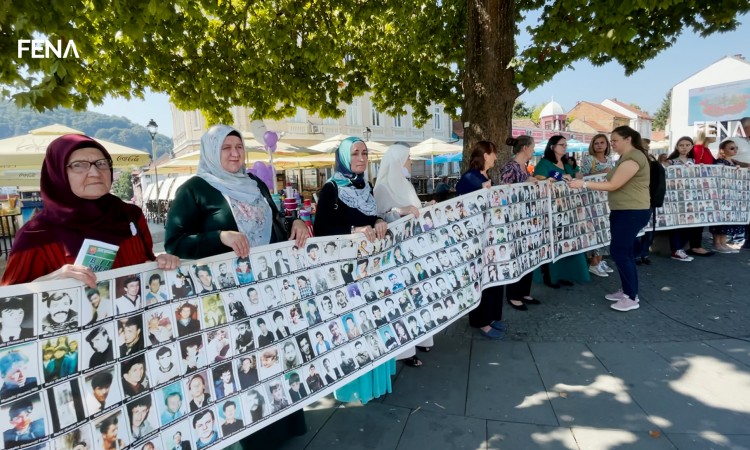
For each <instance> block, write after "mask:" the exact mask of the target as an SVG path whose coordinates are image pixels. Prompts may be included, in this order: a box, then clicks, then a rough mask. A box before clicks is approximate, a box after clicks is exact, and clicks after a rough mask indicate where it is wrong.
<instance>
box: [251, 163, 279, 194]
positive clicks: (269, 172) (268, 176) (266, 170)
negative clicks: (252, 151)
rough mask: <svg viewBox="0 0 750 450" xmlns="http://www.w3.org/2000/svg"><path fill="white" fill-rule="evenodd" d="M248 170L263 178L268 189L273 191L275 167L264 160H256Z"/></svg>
mask: <svg viewBox="0 0 750 450" xmlns="http://www.w3.org/2000/svg"><path fill="white" fill-rule="evenodd" d="M248 172H250V173H252V174H253V175H255V176H256V177H258V178H260V179H261V180H263V182H264V183H266V186H268V189H270V190H271V192H273V168H271V166H270V165H269V164H266V163H264V162H262V161H255V164H253V167H251V168H250V169H248Z"/></svg>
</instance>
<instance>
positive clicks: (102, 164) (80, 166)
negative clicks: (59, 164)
mask: <svg viewBox="0 0 750 450" xmlns="http://www.w3.org/2000/svg"><path fill="white" fill-rule="evenodd" d="M91 166H95V167H96V170H109V169H111V168H112V160H111V159H107V158H103V159H97V160H96V161H73V162H72V163H70V164H68V165H67V166H66V167H67V168H69V169H70V170H72V171H73V173H86V172H88V171H89V170H91Z"/></svg>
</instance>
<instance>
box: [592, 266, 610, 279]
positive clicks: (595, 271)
mask: <svg viewBox="0 0 750 450" xmlns="http://www.w3.org/2000/svg"><path fill="white" fill-rule="evenodd" d="M589 272H591V273H593V274H594V275H596V276H597V277H608V276H609V275H607V272H605V271H604V270H602V267H601V266H600V265H596V266H589Z"/></svg>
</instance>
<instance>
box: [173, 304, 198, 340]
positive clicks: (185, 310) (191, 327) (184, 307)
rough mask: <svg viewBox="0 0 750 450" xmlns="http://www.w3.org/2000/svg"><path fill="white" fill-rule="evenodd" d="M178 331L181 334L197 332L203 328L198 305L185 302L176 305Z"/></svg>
mask: <svg viewBox="0 0 750 450" xmlns="http://www.w3.org/2000/svg"><path fill="white" fill-rule="evenodd" d="M176 317H177V333H178V334H179V335H180V336H187V335H188V334H193V333H197V332H198V331H200V330H201V325H200V322H199V321H198V306H197V305H194V304H192V303H190V302H185V303H182V304H180V305H178V306H177V307H176Z"/></svg>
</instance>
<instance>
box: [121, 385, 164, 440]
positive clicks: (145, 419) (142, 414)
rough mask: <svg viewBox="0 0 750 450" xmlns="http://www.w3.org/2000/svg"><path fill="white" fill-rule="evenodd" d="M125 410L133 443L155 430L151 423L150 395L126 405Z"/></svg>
mask: <svg viewBox="0 0 750 450" xmlns="http://www.w3.org/2000/svg"><path fill="white" fill-rule="evenodd" d="M127 410H128V419H129V420H130V435H131V436H132V438H133V440H134V441H138V440H140V439H143V438H145V437H146V436H148V435H149V434H151V433H152V432H153V431H154V430H155V429H156V428H157V427H156V426H155V424H153V423H152V420H153V417H151V396H150V395H144V396H142V397H139V398H137V399H135V400H133V401H132V402H130V403H128V406H127Z"/></svg>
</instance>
